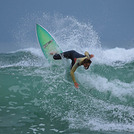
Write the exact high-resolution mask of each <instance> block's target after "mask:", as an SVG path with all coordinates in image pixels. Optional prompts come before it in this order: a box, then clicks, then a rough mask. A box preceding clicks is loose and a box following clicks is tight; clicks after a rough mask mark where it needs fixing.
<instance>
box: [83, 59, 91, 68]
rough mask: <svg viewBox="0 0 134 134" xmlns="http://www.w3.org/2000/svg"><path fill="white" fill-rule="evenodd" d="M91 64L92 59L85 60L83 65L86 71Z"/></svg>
mask: <svg viewBox="0 0 134 134" xmlns="http://www.w3.org/2000/svg"><path fill="white" fill-rule="evenodd" d="M91 63H92V61H91V60H90V58H86V59H84V60H83V62H82V65H83V66H84V68H85V69H88V68H89V66H90V65H91Z"/></svg>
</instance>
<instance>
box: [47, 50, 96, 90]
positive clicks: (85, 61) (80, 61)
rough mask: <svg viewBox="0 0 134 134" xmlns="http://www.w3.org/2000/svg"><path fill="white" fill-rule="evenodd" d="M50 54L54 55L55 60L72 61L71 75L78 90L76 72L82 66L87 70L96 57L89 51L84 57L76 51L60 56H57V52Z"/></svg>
mask: <svg viewBox="0 0 134 134" xmlns="http://www.w3.org/2000/svg"><path fill="white" fill-rule="evenodd" d="M50 54H51V55H53V58H54V59H55V60H59V59H62V57H63V58H66V59H71V60H72V63H71V71H70V74H71V77H72V80H73V82H74V86H75V87H76V88H79V84H78V83H77V82H76V80H75V76H74V72H75V71H76V69H77V68H78V67H79V66H81V65H83V66H84V68H85V69H88V68H89V66H90V64H91V63H92V61H91V60H90V59H91V58H93V57H94V55H93V54H89V53H88V52H87V51H86V52H85V53H84V55H82V54H79V53H78V52H76V51H74V50H71V51H66V52H63V53H60V54H57V53H55V52H51V53H50Z"/></svg>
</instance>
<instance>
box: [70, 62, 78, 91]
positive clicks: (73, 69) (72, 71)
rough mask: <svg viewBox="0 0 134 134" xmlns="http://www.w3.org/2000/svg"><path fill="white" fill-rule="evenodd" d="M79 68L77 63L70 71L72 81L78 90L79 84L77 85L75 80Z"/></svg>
mask: <svg viewBox="0 0 134 134" xmlns="http://www.w3.org/2000/svg"><path fill="white" fill-rule="evenodd" d="M77 67H78V63H75V64H74V65H73V67H72V69H71V71H70V74H71V77H72V80H73V82H74V85H75V87H76V88H78V83H77V82H76V80H75V76H74V72H75V71H76V69H77Z"/></svg>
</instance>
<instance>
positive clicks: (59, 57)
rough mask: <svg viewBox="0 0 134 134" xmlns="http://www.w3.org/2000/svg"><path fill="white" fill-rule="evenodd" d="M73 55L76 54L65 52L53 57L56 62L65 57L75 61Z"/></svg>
mask: <svg viewBox="0 0 134 134" xmlns="http://www.w3.org/2000/svg"><path fill="white" fill-rule="evenodd" d="M73 53H74V51H73V50H72V51H66V52H63V53H60V54H55V55H54V56H53V58H54V59H55V60H59V59H62V57H64V58H67V59H71V60H73Z"/></svg>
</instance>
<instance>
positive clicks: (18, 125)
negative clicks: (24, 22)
mask: <svg viewBox="0 0 134 134" xmlns="http://www.w3.org/2000/svg"><path fill="white" fill-rule="evenodd" d="M43 20H46V21H45V24H47V23H48V22H49V23H50V25H49V27H48V29H50V32H51V33H52V34H53V35H54V37H55V39H56V40H57V42H58V44H59V46H61V48H62V50H63V51H66V50H71V49H74V50H76V51H78V52H80V53H84V51H89V53H93V54H94V55H95V57H94V58H93V62H92V65H91V67H90V69H89V70H84V68H83V67H79V68H78V69H77V71H76V72H75V76H76V79H77V81H78V83H79V84H80V87H79V89H78V90H76V89H75V88H74V85H73V83H72V80H71V77H70V74H69V70H70V65H69V64H70V63H68V61H67V60H65V59H63V60H62V61H61V62H60V63H58V64H51V65H50V64H49V63H48V62H47V60H46V59H45V57H44V56H43V54H42V52H41V50H40V48H34V47H33V48H30V47H31V45H29V48H28V49H22V50H18V51H15V52H10V53H1V54H0V91H1V94H0V98H1V101H0V115H1V116H0V128H1V129H0V133H8V132H10V133H20V132H21V133H47V134H49V133H50V134H53V133H57V134H59V133H70V134H74V133H79V134H82V133H89V132H90V133H92V134H94V133H98V134H100V133H112V132H114V133H115V134H122V133H124V134H125V133H126V132H127V133H129V132H130V133H131V132H132V133H133V132H134V127H133V126H134V103H133V102H134V76H133V72H134V49H133V48H132V49H125V48H113V49H107V50H104V49H102V48H101V45H100V42H99V37H98V35H97V33H96V32H95V31H94V30H93V27H92V26H91V25H90V24H85V23H84V24H83V23H80V22H78V21H77V20H76V19H74V18H72V17H65V18H64V17H59V16H58V17H57V16H55V19H54V21H53V22H51V21H50V20H51V17H50V16H48V15H45V14H44V16H43ZM43 20H42V22H43ZM52 24H53V25H52ZM43 26H45V25H43ZM21 40H22V39H21Z"/></svg>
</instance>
